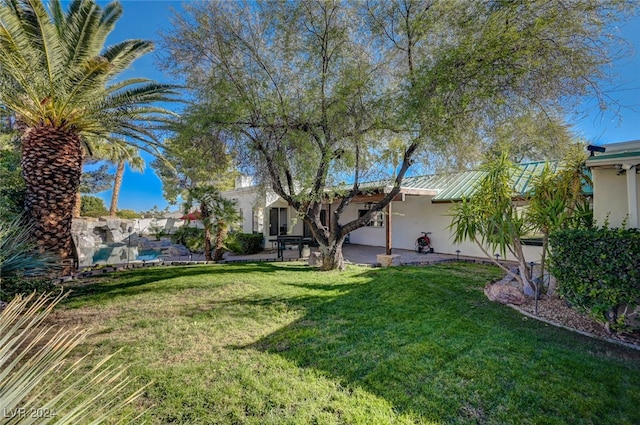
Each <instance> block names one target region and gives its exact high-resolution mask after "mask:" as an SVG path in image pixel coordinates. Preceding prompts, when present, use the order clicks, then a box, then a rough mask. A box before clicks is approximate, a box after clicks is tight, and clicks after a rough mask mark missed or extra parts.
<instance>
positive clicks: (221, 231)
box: [213, 221, 227, 261]
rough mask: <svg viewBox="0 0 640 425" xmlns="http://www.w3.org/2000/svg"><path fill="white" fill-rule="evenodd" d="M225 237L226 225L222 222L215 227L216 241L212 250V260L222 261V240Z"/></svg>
mask: <svg viewBox="0 0 640 425" xmlns="http://www.w3.org/2000/svg"><path fill="white" fill-rule="evenodd" d="M226 237H227V224H226V223H225V222H224V221H222V222H218V224H217V226H216V240H215V243H214V248H213V260H214V261H220V260H223V259H224V240H225V238H226Z"/></svg>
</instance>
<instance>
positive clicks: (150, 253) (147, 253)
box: [136, 249, 162, 261]
mask: <svg viewBox="0 0 640 425" xmlns="http://www.w3.org/2000/svg"><path fill="white" fill-rule="evenodd" d="M161 255H162V252H161V251H158V250H155V249H145V250H142V251H140V252H139V253H138V255H137V256H136V260H142V261H153V260H157V259H158V258H159V257H160V256H161Z"/></svg>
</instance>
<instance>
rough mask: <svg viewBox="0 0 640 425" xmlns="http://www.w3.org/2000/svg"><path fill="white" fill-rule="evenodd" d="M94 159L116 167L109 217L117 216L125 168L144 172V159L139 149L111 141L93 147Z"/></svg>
mask: <svg viewBox="0 0 640 425" xmlns="http://www.w3.org/2000/svg"><path fill="white" fill-rule="evenodd" d="M92 148H93V156H94V158H98V159H104V160H106V161H108V162H111V163H113V164H115V165H116V173H115V176H114V179H113V191H112V193H111V206H110V208H109V215H110V216H112V217H115V216H116V212H117V211H118V198H119V197H120V187H121V186H122V179H123V177H124V171H125V166H126V165H127V164H129V167H130V168H131V169H133V170H136V171H143V170H144V167H145V163H144V159H142V157H141V156H140V155H139V149H138V148H136V147H135V146H131V145H128V144H127V143H126V142H125V141H123V140H109V141H108V142H107V143H104V142H102V143H100V142H98V143H94V144H93V145H92Z"/></svg>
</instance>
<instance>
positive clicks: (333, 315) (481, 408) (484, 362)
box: [238, 266, 640, 423]
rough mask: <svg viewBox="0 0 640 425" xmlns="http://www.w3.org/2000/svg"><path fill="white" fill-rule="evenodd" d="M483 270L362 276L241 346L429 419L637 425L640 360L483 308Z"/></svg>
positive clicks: (491, 306)
mask: <svg viewBox="0 0 640 425" xmlns="http://www.w3.org/2000/svg"><path fill="white" fill-rule="evenodd" d="M465 270H466V271H465ZM478 270H479V269H478V268H466V269H465V268H460V267H457V266H442V267H434V268H413V267H405V268H398V269H388V270H372V271H369V272H367V273H366V277H367V278H368V279H369V280H368V282H365V283H361V284H356V285H351V286H349V287H346V288H345V290H344V291H342V292H341V293H340V295H339V296H337V297H335V298H332V299H331V300H330V301H328V302H313V303H312V304H310V305H307V309H306V314H305V316H304V317H303V318H301V319H300V320H297V321H296V322H294V323H292V324H291V325H289V326H286V327H284V328H282V329H280V330H279V331H277V332H275V333H273V334H271V335H269V336H267V337H265V338H263V339H261V340H259V341H258V342H257V343H255V344H252V345H251V346H249V347H242V348H253V349H258V350H260V351H264V352H269V353H273V354H278V355H280V356H283V357H285V358H286V359H288V360H291V361H293V362H294V363H295V364H297V365H298V366H299V367H305V368H312V369H316V370H320V371H322V372H323V373H324V374H328V375H329V376H331V377H333V378H334V379H337V380H338V381H339V382H340V383H341V384H342V385H345V386H355V387H361V388H363V389H365V390H367V391H370V392H372V393H374V394H376V395H378V396H380V397H383V398H385V399H386V400H388V401H389V402H390V403H392V405H393V406H394V409H395V410H396V411H397V412H398V413H404V414H408V415H412V414H416V415H417V417H419V418H426V419H429V420H433V421H444V422H447V423H523V422H527V423H547V422H548V420H549V418H550V417H557V418H558V419H557V420H556V422H557V423H562V422H563V421H565V422H567V421H568V422H581V421H582V422H585V421H586V422H590V423H591V422H593V421H594V418H596V419H597V420H596V422H599V423H618V422H620V420H622V422H625V421H628V423H640V413H639V412H638V411H637V409H635V408H633V406H636V405H637V404H638V403H640V394H638V393H637V391H631V390H632V389H633V388H638V386H639V385H640V367H639V366H638V364H637V363H636V364H635V365H634V363H633V362H631V361H628V359H626V360H625V359H621V358H613V359H612V358H611V349H612V348H611V347H610V346H609V345H608V344H602V343H599V342H596V341H593V340H591V339H588V338H585V337H582V336H580V335H575V334H572V333H570V332H567V331H564V330H557V329H555V328H549V327H545V326H544V325H542V324H540V323H534V321H531V320H524V319H523V318H522V317H521V316H520V315H519V314H517V313H516V312H515V311H513V310H511V309H509V308H507V307H504V306H499V305H496V304H492V303H489V302H488V301H487V300H486V299H485V297H484V295H483V294H482V292H481V290H480V289H481V288H482V286H483V285H484V283H485V282H486V281H487V280H489V277H490V275H489V274H488V273H486V271H485V272H484V273H483V272H482V271H480V272H478ZM298 286H300V287H305V286H308V287H309V289H312V290H317V289H320V288H318V285H317V284H315V283H313V284H309V285H305V284H298ZM248 301H249V300H247V302H248ZM252 302H255V300H253V301H252ZM260 302H262V303H267V302H269V300H260ZM285 302H286V301H285ZM288 302H294V301H293V300H288ZM295 302H299V303H300V305H305V304H307V303H310V302H312V301H309V300H307V299H304V298H301V299H299V300H297V301H295ZM238 348H240V347H238ZM615 350H617V349H614V351H615ZM620 350H622V351H625V350H624V349H620ZM614 357H615V356H614ZM613 389H615V390H614V394H613V395H612V397H608V398H607V397H602V395H603V394H606V393H607V392H611V391H612V390H613ZM574 394H579V396H575V395H574Z"/></svg>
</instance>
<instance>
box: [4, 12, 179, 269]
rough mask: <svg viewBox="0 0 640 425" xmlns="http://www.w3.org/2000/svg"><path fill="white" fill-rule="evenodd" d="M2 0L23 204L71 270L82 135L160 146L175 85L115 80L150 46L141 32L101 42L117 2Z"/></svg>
mask: <svg viewBox="0 0 640 425" xmlns="http://www.w3.org/2000/svg"><path fill="white" fill-rule="evenodd" d="M49 10H50V13H49V12H47V9H46V8H45V6H44V5H43V3H42V0H0V69H1V70H2V75H3V78H2V79H0V85H1V87H0V89H1V90H0V103H2V104H4V105H5V106H6V107H8V108H9V109H11V110H13V111H14V112H15V113H16V116H17V119H18V121H19V123H20V125H21V129H22V132H21V144H22V169H23V177H24V179H25V182H26V186H27V190H26V200H25V210H26V212H27V214H28V215H29V218H30V220H31V221H32V222H33V223H34V224H35V226H34V229H35V230H34V233H33V235H34V236H35V238H36V240H37V241H38V244H39V246H40V250H41V251H49V252H54V253H56V254H58V255H59V256H60V257H61V259H62V260H63V261H65V262H66V263H67V268H66V270H65V271H67V272H68V271H71V270H72V265H71V261H70V259H71V257H72V255H73V254H72V253H73V250H72V239H71V217H72V210H73V206H74V203H75V202H74V199H75V194H76V191H77V189H78V185H79V183H80V175H81V172H82V152H83V143H86V140H91V139H92V138H102V139H106V140H113V139H123V138H126V139H127V140H128V141H130V143H133V144H136V145H139V146H141V147H143V148H146V149H147V150H154V148H156V147H157V146H158V145H157V143H156V142H155V138H154V134H153V128H154V126H157V125H158V124H161V123H163V122H164V120H165V119H166V118H167V114H169V111H167V110H166V109H163V108H159V107H156V106H153V105H154V104H155V103H156V102H161V101H167V100H171V95H172V94H174V92H173V86H169V85H164V84H158V83H155V82H153V81H150V80H147V79H142V78H136V79H127V80H123V81H117V82H113V81H114V78H116V77H117V76H118V75H119V74H121V73H122V72H123V71H124V70H126V69H127V68H128V67H129V66H130V65H131V63H132V62H133V61H134V60H136V59H138V58H139V57H141V56H142V55H144V54H146V53H149V52H150V51H152V50H153V44H152V43H151V42H148V41H144V40H126V41H123V42H121V43H117V44H115V45H112V46H108V47H105V41H106V38H107V36H108V35H109V33H110V32H111V31H112V30H113V28H114V25H115V23H116V21H117V20H118V19H119V18H120V16H121V15H122V7H121V6H120V4H119V3H117V2H114V3H110V4H108V5H106V6H104V8H101V7H99V6H98V5H96V3H95V1H94V0H73V1H71V3H70V4H69V6H68V9H67V10H66V11H65V10H63V8H62V5H61V3H60V0H51V1H50V2H49Z"/></svg>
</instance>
